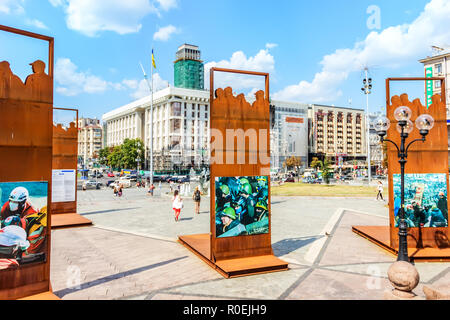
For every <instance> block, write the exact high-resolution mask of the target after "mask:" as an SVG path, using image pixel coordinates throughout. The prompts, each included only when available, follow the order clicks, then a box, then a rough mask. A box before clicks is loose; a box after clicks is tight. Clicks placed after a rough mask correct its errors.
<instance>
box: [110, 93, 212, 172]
mask: <svg viewBox="0 0 450 320" xmlns="http://www.w3.org/2000/svg"><path fill="white" fill-rule="evenodd" d="M150 115H151V98H150V96H147V97H144V98H142V99H139V100H137V101H134V102H132V103H130V104H127V105H125V106H123V107H120V108H118V109H115V110H113V111H111V112H108V113H106V114H104V115H103V117H102V119H103V122H104V124H105V126H106V128H107V129H106V131H107V134H106V135H107V136H106V146H108V147H112V146H116V145H119V144H121V143H122V142H123V140H124V139H125V138H130V139H135V138H139V139H141V140H143V141H144V145H145V149H146V167H148V162H149V154H150V153H149V152H150V148H151V147H152V143H151V141H150V132H151V131H150V130H151V128H152V125H151V121H150V118H151V117H150ZM207 150H209V91H205V90H191V89H184V88H176V87H168V88H165V89H163V90H160V91H157V92H155V93H154V94H153V167H154V170H156V171H171V170H174V169H176V168H175V167H174V165H175V166H177V165H179V166H185V165H186V164H197V165H198V166H199V165H200V164H201V163H202V161H203V163H205V164H207V163H208V161H209V152H208V151H207Z"/></svg>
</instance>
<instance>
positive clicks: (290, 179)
mask: <svg viewBox="0 0 450 320" xmlns="http://www.w3.org/2000/svg"><path fill="white" fill-rule="evenodd" d="M284 182H295V180H294V177H287V178H286V179H284Z"/></svg>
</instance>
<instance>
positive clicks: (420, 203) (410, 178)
mask: <svg viewBox="0 0 450 320" xmlns="http://www.w3.org/2000/svg"><path fill="white" fill-rule="evenodd" d="M400 177H401V175H400V174H394V175H393V182H394V214H395V227H396V228H397V227H398V223H399V219H400V217H399V214H398V213H399V209H400V205H401V180H400ZM405 220H406V223H407V225H408V227H409V228H418V227H421V228H435V227H447V226H448V207H447V175H446V174H445V173H427V174H405Z"/></svg>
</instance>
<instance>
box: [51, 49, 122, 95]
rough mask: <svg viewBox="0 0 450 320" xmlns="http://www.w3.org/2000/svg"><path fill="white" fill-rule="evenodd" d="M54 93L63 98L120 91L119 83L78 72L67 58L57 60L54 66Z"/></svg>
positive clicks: (120, 85) (88, 73)
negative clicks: (112, 90) (63, 96)
mask: <svg viewBox="0 0 450 320" xmlns="http://www.w3.org/2000/svg"><path fill="white" fill-rule="evenodd" d="M55 82H56V84H57V86H56V92H58V93H60V94H62V95H65V96H75V95H78V94H80V93H91V94H92V93H102V92H105V91H106V90H110V89H115V90H122V89H123V88H124V87H123V85H122V84H120V83H114V82H108V81H106V80H103V79H102V78H101V77H98V76H95V75H92V74H90V72H83V71H78V67H77V66H76V65H75V64H74V63H73V62H72V61H71V60H70V59H68V58H59V59H58V60H57V61H56V64H55Z"/></svg>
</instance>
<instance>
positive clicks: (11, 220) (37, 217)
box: [0, 182, 48, 270]
mask: <svg viewBox="0 0 450 320" xmlns="http://www.w3.org/2000/svg"><path fill="white" fill-rule="evenodd" d="M47 191H48V184H47V182H3V183H0V206H1V207H0V208H1V211H0V228H1V229H0V270H1V269H8V268H16V267H19V266H20V265H23V264H27V263H31V262H39V261H44V260H45V249H46V237H47Z"/></svg>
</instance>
